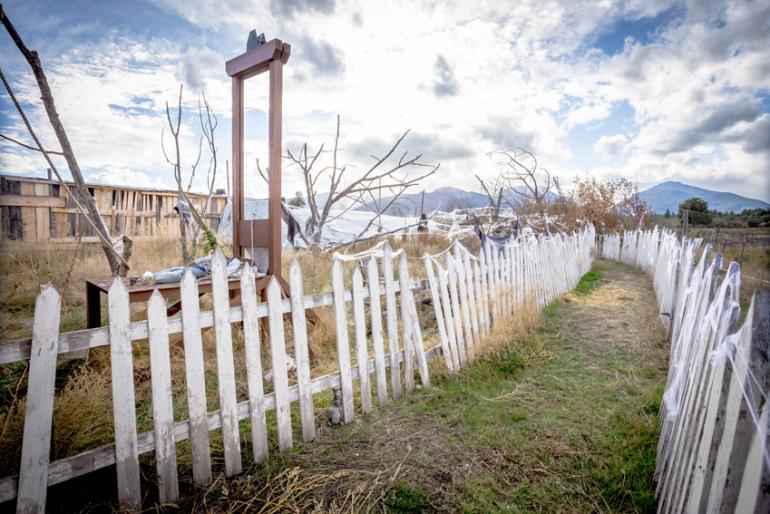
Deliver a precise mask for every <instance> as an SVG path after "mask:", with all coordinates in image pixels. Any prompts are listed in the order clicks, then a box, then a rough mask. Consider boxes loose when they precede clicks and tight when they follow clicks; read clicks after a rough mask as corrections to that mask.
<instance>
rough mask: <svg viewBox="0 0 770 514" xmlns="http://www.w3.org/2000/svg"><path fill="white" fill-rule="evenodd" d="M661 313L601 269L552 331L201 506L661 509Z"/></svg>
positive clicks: (623, 270)
mask: <svg viewBox="0 0 770 514" xmlns="http://www.w3.org/2000/svg"><path fill="white" fill-rule="evenodd" d="M656 313H657V307H656V302H655V297H654V295H653V293H652V289H651V284H650V281H649V279H648V278H647V277H646V276H645V275H644V274H642V273H641V272H639V271H637V270H633V269H631V268H629V267H626V266H624V265H621V264H617V263H609V262H606V261H599V262H597V263H596V266H595V271H594V272H592V273H591V274H589V275H587V276H586V277H584V280H583V281H582V282H581V285H580V286H579V287H578V289H577V290H576V292H573V293H570V294H569V295H567V296H565V298H564V299H563V300H562V301H560V302H557V303H556V304H554V305H551V306H549V307H548V308H547V309H546V310H545V311H544V312H543V315H542V317H541V321H540V323H539V328H537V329H535V330H531V331H530V332H529V333H527V334H523V335H520V336H519V337H517V338H516V339H515V340H513V341H509V342H507V343H506V344H505V345H503V346H502V347H501V348H500V349H498V350H496V351H494V352H491V353H490V354H489V355H488V356H486V357H484V358H482V359H480V360H479V361H478V363H476V364H474V365H473V366H470V367H469V368H467V369H465V370H464V371H463V372H461V373H459V374H458V375H455V376H451V377H446V378H443V379H439V380H436V381H435V385H434V387H433V388H431V389H430V390H423V391H420V392H418V393H417V394H413V395H410V396H409V397H407V398H404V399H403V400H401V401H399V402H395V403H394V404H392V405H391V406H389V407H387V408H385V409H382V410H380V411H378V412H376V413H375V414H373V415H372V416H371V417H368V418H366V419H364V420H360V421H357V422H355V423H354V424H352V425H351V426H346V427H341V428H334V429H332V428H324V429H323V430H322V431H321V432H320V434H319V437H318V441H317V442H315V443H313V444H308V445H304V446H303V447H302V448H300V449H298V451H296V452H294V453H292V454H290V455H288V456H285V457H282V458H280V459H278V460H273V461H272V462H273V464H272V465H271V466H270V468H268V469H265V468H260V470H259V471H255V473H254V474H251V475H247V476H244V477H241V478H238V479H235V480H231V481H228V483H227V490H228V495H227V497H225V496H224V495H223V494H222V493H221V491H219V490H218V487H219V486H217V487H214V488H212V490H211V491H209V494H208V495H207V496H203V495H199V496H198V497H197V498H196V499H195V504H196V505H197V506H198V507H201V506H202V505H203V502H205V504H206V505H207V506H208V507H211V506H212V505H216V506H217V507H218V508H220V509H222V510H230V509H233V510H242V509H243V508H246V506H247V505H248V508H252V507H254V506H255V505H260V504H268V505H273V506H275V505H282V506H284V507H286V508H299V509H302V510H312V509H313V508H315V509H317V511H334V510H349V509H350V507H351V506H356V510H358V509H359V508H368V507H372V510H373V511H391V512H431V511H447V512H457V511H464V512H496V511H507V512H533V511H534V512H539V511H542V512H597V511H609V512H618V511H627V512H628V511H630V512H646V511H653V510H654V500H653V496H652V494H653V489H652V482H651V476H652V472H653V470H654V458H655V457H654V452H655V442H656V439H657V434H656V429H657V424H658V420H657V412H658V406H659V402H660V395H661V393H662V389H663V384H664V381H665V366H666V357H667V352H666V349H665V340H664V334H663V333H662V331H661V330H660V329H659V325H658V322H657V314H656ZM266 482H267V483H269V486H268V487H267V488H265V483H266ZM220 485H221V484H220ZM191 506H192V505H188V507H191ZM364 506H366V507H364Z"/></svg>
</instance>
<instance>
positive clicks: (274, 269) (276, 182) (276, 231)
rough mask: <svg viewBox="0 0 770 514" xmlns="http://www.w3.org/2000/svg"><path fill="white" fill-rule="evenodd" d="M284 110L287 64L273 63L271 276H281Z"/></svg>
mask: <svg viewBox="0 0 770 514" xmlns="http://www.w3.org/2000/svg"><path fill="white" fill-rule="evenodd" d="M282 106H283V62H281V60H280V59H273V60H272V61H270V112H269V116H268V146H269V148H268V151H269V155H270V169H269V180H270V183H269V185H268V186H269V189H270V198H269V200H268V206H267V210H268V219H269V221H270V224H269V230H268V236H269V238H270V244H269V249H268V268H267V272H268V274H270V275H280V274H281V149H282V146H281V135H282V133H281V130H282V123H281V121H282V119H283V113H282Z"/></svg>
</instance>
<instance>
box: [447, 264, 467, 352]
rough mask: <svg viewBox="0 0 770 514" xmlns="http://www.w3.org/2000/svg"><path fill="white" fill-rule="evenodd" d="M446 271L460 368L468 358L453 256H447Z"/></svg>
mask: <svg viewBox="0 0 770 514" xmlns="http://www.w3.org/2000/svg"><path fill="white" fill-rule="evenodd" d="M445 262H446V270H447V276H448V278H449V295H450V301H451V302H452V318H453V319H454V324H455V327H454V328H455V340H456V341H457V352H458V354H459V355H460V366H465V364H466V363H467V362H468V356H467V353H466V352H465V349H466V346H465V337H464V336H463V319H462V314H461V313H460V296H459V293H458V291H457V281H458V280H457V270H456V269H455V266H454V259H452V255H451V254H449V253H447V254H446V261H445Z"/></svg>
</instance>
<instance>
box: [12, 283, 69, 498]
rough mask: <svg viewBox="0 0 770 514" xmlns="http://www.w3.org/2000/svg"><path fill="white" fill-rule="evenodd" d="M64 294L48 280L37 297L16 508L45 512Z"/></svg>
mask: <svg viewBox="0 0 770 514" xmlns="http://www.w3.org/2000/svg"><path fill="white" fill-rule="evenodd" d="M60 310H61V298H60V297H59V293H57V292H56V290H55V289H54V288H53V286H51V284H48V285H47V286H45V288H44V289H43V291H42V292H41V293H40V294H39V295H38V296H37V299H36V301H35V320H34V323H33V325H32V358H31V359H30V361H29V378H28V384H29V387H28V389H27V402H26V409H27V410H26V416H25V418H24V439H23V442H22V447H21V463H20V466H19V469H20V470H21V473H20V476H19V499H18V501H17V503H16V511H17V512H24V513H32V512H45V497H46V492H47V490H48V457H49V452H50V449H51V424H52V421H53V397H54V384H55V382H56V355H57V352H56V350H57V342H58V337H57V336H58V335H59V317H60Z"/></svg>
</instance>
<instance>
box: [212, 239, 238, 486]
mask: <svg viewBox="0 0 770 514" xmlns="http://www.w3.org/2000/svg"><path fill="white" fill-rule="evenodd" d="M211 295H212V298H213V300H214V335H215V337H216V341H217V344H216V348H217V350H216V353H217V385H218V388H219V406H220V409H221V416H222V441H223V445H224V450H225V469H226V473H227V476H232V475H237V474H238V473H240V472H241V438H240V432H239V430H238V420H237V413H236V404H237V399H236V396H235V363H234V361H233V334H232V330H231V328H230V319H229V317H230V316H229V314H230V296H229V294H228V289H227V262H226V260H225V256H224V254H223V253H222V251H221V250H220V249H219V248H217V250H216V251H215V252H214V256H213V258H212V259H211Z"/></svg>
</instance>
